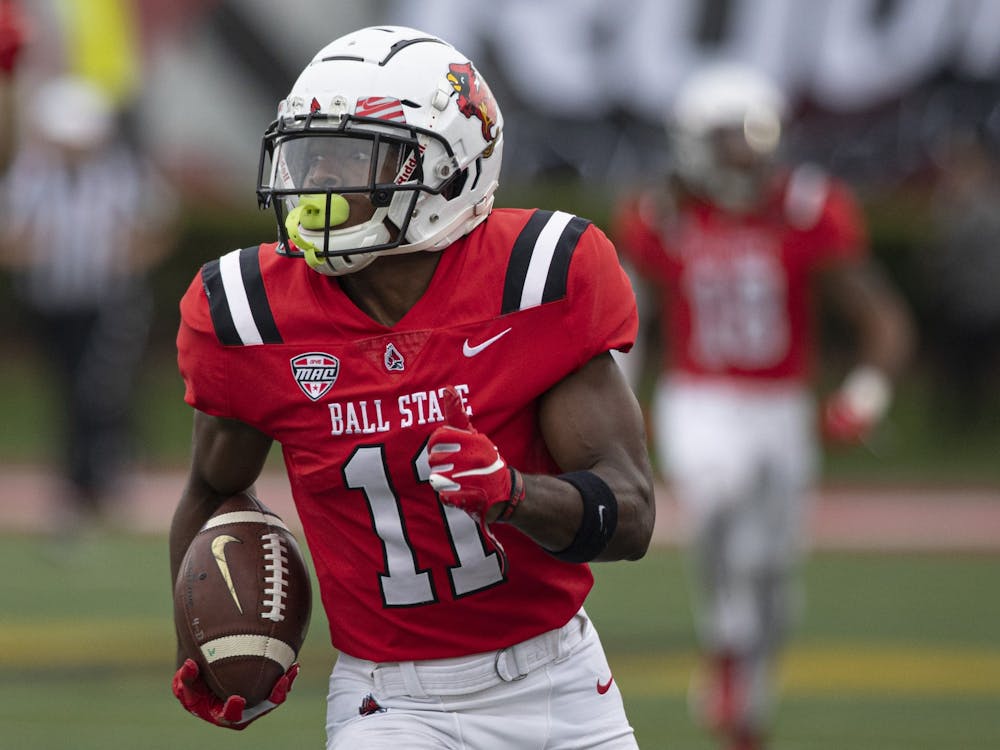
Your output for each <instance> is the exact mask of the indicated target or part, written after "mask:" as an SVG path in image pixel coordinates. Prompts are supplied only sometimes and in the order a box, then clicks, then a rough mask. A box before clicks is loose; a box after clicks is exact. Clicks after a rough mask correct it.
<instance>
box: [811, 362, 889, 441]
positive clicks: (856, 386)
mask: <svg viewBox="0 0 1000 750" xmlns="http://www.w3.org/2000/svg"><path fill="white" fill-rule="evenodd" d="M891 398H892V386H891V385H890V383H889V380H888V378H887V377H886V376H885V375H883V374H882V373H881V372H879V371H878V370H876V369H875V368H873V367H870V366H861V367H858V368H856V369H854V370H853V371H852V372H851V373H850V374H849V375H848V376H847V378H846V379H845V380H844V384H843V385H842V386H841V387H840V388H839V389H838V390H837V391H836V392H835V393H833V394H832V395H831V396H830V397H829V398H828V399H827V402H826V404H825V405H824V407H823V436H824V437H825V438H826V439H827V440H830V441H832V442H839V443H861V442H864V440H865V439H866V438H867V437H868V436H869V435H870V434H871V432H872V430H873V429H874V428H875V425H877V424H878V423H879V422H880V421H881V419H882V417H883V416H884V415H885V412H886V410H887V409H888V408H889V401H890V400H891Z"/></svg>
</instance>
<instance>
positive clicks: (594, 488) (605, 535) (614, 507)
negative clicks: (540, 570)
mask: <svg viewBox="0 0 1000 750" xmlns="http://www.w3.org/2000/svg"><path fill="white" fill-rule="evenodd" d="M557 479H561V480H563V481H564V482H569V483H570V484H571V485H573V486H574V487H576V489H577V490H578V491H579V493H580V497H581V498H583V517H582V518H581V520H580V528H579V529H577V532H576V536H575V537H574V538H573V541H572V543H571V544H570V545H569V546H568V547H567V548H566V549H563V550H559V551H558V552H553V551H552V550H549V553H550V554H551V555H552V556H553V557H556V558H558V559H560V560H563V561H564V562H571V563H583V562H590V561H591V560H593V559H594V558H595V557H597V556H598V555H599V554H601V553H602V552H603V551H604V548H605V547H607V546H608V542H610V541H611V537H612V536H613V535H614V533H615V527H616V526H617V525H618V500H617V499H616V498H615V493H613V492H612V491H611V488H610V487H608V485H607V484H606V483H605V481H604V480H603V479H601V478H600V477H599V476H597V475H596V474H595V473H594V472H592V471H571V472H569V473H567V474H560V475H559V476H558V477H557Z"/></svg>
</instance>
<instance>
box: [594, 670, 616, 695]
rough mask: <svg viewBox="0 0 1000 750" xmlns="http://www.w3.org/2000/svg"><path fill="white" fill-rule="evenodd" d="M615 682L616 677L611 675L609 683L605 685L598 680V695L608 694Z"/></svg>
mask: <svg viewBox="0 0 1000 750" xmlns="http://www.w3.org/2000/svg"><path fill="white" fill-rule="evenodd" d="M614 681H615V676H614V675H611V676H610V677H608V681H607V682H605V683H604V684H603V685H602V684H601V681H600V679H598V680H597V694H598V695H604V694H605V693H606V692H608V691H609V690H610V689H611V683H612V682H614Z"/></svg>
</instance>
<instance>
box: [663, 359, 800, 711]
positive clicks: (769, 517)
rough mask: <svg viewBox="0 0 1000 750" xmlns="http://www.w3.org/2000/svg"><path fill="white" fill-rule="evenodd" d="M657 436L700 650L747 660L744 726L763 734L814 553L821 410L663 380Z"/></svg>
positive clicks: (790, 389) (786, 390)
mask: <svg viewBox="0 0 1000 750" xmlns="http://www.w3.org/2000/svg"><path fill="white" fill-rule="evenodd" d="M653 428H654V429H655V430H656V433H657V441H656V445H657V450H658V457H659V459H660V463H661V466H662V467H663V468H664V471H665V473H666V475H667V476H668V477H669V479H670V481H671V486H672V488H673V491H674V494H675V495H676V497H677V500H678V502H679V503H680V506H681V510H682V514H683V517H684V519H685V522H686V526H687V529H686V533H687V535H688V552H689V563H690V572H691V574H692V583H693V585H692V594H693V598H694V609H695V614H696V619H697V626H698V632H699V636H700V638H701V641H702V645H703V647H704V648H705V650H706V651H708V652H709V653H731V654H737V655H739V656H740V657H741V659H740V668H741V671H742V673H741V676H742V677H743V679H742V680H741V682H742V684H743V685H744V688H745V689H746V690H747V696H746V697H747V701H748V705H747V709H746V710H747V715H746V717H745V721H746V723H747V724H748V725H749V726H755V727H758V728H763V727H764V725H765V724H766V723H767V721H768V719H769V713H770V710H771V705H770V704H771V702H772V701H771V692H772V688H771V686H772V684H773V677H772V675H771V671H772V669H773V667H774V655H775V653H776V651H777V650H778V648H779V647H780V646H781V645H782V643H783V642H784V641H785V640H786V638H787V633H788V630H789V627H790V626H791V624H792V623H793V621H794V619H795V616H796V613H797V609H798V595H797V594H798V592H797V589H796V585H795V579H794V574H795V572H796V567H797V562H798V561H799V559H800V558H801V554H802V552H803V551H804V550H805V549H806V548H807V546H808V545H807V543H806V539H805V533H806V532H805V528H804V526H805V524H804V520H805V518H806V515H807V513H808V511H809V506H810V505H811V489H812V486H813V483H814V481H815V477H816V471H817V465H818V446H817V438H816V429H815V408H814V402H813V398H812V396H811V395H810V393H809V392H808V391H807V390H806V389H805V388H804V387H800V386H798V385H780V384H761V385H747V384H745V383H733V382H729V381H725V382H718V381H714V382H700V381H697V380H692V379H684V378H682V377H672V378H664V379H663V380H661V382H660V383H659V385H658V388H657V392H656V399H655V406H654V425H653Z"/></svg>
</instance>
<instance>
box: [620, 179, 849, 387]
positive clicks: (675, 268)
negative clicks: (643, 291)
mask: <svg viewBox="0 0 1000 750" xmlns="http://www.w3.org/2000/svg"><path fill="white" fill-rule="evenodd" d="M775 184H776V186H775V188H774V190H773V191H772V192H771V194H770V195H769V196H768V198H767V200H766V201H765V202H764V203H763V204H762V207H761V208H760V209H759V210H758V211H756V212H754V213H751V214H747V215H744V216H737V215H735V214H733V213H730V212H725V211H723V210H721V209H719V208H716V207H714V206H713V205H711V204H709V203H706V202H702V201H699V200H690V201H688V202H687V203H685V204H683V205H681V206H680V207H679V208H678V207H675V206H668V205H666V201H665V200H664V199H663V197H662V196H660V195H656V194H653V193H649V194H646V195H642V196H640V197H639V198H638V199H637V200H635V201H632V202H630V203H628V204H626V205H625V206H624V208H623V209H622V211H621V212H620V214H619V215H618V217H616V233H615V234H616V240H617V242H618V245H619V250H620V251H621V252H622V254H623V256H624V257H626V258H627V259H628V260H629V261H631V262H632V263H633V264H634V265H635V267H636V269H637V270H638V271H639V272H640V274H642V276H643V277H644V278H645V279H646V280H647V281H650V282H652V283H653V284H654V285H655V287H656V289H657V292H658V300H657V302H658V304H660V305H661V307H662V310H661V319H662V324H661V333H662V336H663V338H664V342H663V343H664V347H663V349H664V352H666V353H667V354H666V361H665V363H664V365H665V367H666V368H668V369H671V370H674V371H678V372H680V373H683V374H686V375H691V376H696V377H719V376H722V377H736V378H741V379H748V378H749V379H755V380H787V381H801V380H803V379H805V378H807V377H809V375H810V373H811V368H812V358H813V346H814V336H813V325H814V323H813V320H812V312H813V311H812V292H811V287H810V284H811V282H810V276H811V275H812V274H813V273H814V272H815V271H816V270H818V269H820V268H822V267H823V266H824V265H825V264H829V263H834V262H838V261H843V260H853V259H856V258H857V257H858V256H859V255H860V254H861V253H864V252H867V249H866V248H867V242H866V237H865V230H864V224H863V221H862V217H861V215H860V213H859V208H858V206H857V205H856V203H855V201H854V199H853V197H852V195H851V194H850V192H849V191H848V189H847V187H846V186H845V185H843V184H841V183H840V182H837V181H835V180H833V179H831V178H830V177H828V176H827V175H826V174H825V173H823V172H822V171H821V170H819V169H818V168H816V167H812V166H802V167H799V168H797V169H796V170H794V171H792V172H791V173H788V174H784V175H782V176H781V177H780V179H779V180H777V181H776V183H775Z"/></svg>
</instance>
